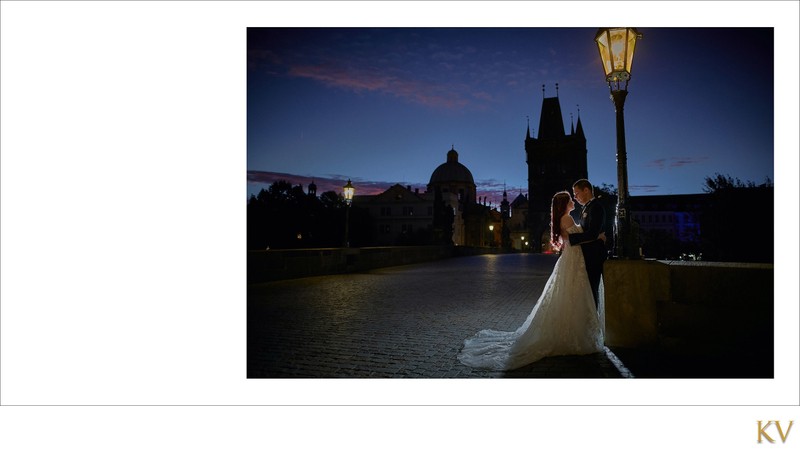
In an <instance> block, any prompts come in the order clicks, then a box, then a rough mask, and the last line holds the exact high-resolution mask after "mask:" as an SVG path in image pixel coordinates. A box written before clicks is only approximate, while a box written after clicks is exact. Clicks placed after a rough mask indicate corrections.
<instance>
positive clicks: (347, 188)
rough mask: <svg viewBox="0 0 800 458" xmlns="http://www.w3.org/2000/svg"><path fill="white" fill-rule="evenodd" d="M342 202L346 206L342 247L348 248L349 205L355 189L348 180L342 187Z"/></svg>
mask: <svg viewBox="0 0 800 458" xmlns="http://www.w3.org/2000/svg"><path fill="white" fill-rule="evenodd" d="M342 189H343V190H344V202H345V204H346V205H347V210H346V212H345V217H344V246H346V247H349V246H350V234H349V232H350V205H351V204H352V203H353V196H354V195H355V193H356V188H354V187H353V183H351V182H350V179H349V178H348V180H347V184H346V185H344V188H342Z"/></svg>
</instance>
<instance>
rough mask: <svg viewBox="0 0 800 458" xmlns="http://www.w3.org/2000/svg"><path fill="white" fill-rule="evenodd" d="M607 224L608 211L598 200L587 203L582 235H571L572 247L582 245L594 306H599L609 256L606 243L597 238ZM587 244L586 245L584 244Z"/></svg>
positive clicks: (582, 222)
mask: <svg viewBox="0 0 800 458" xmlns="http://www.w3.org/2000/svg"><path fill="white" fill-rule="evenodd" d="M605 222H606V211H605V210H604V209H603V206H602V205H600V204H599V203H598V202H597V201H596V199H592V200H590V201H589V202H587V203H586V205H584V207H583V211H582V212H581V227H582V228H583V232H582V233H577V234H569V243H570V245H572V246H575V245H578V244H581V250H582V251H583V259H584V261H585V264H586V273H587V274H588V275H589V284H590V285H591V287H592V295H593V296H594V304H595V306H597V304H598V301H597V294H598V291H597V290H598V289H599V288H600V275H601V274H602V273H603V262H604V261H605V260H606V257H607V256H608V254H607V252H606V246H605V243H604V242H603V241H602V240H600V239H598V238H597V236H599V235H600V233H601V232H603V227H604V226H605ZM584 242H585V243H584Z"/></svg>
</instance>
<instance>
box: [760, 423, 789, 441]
mask: <svg viewBox="0 0 800 458" xmlns="http://www.w3.org/2000/svg"><path fill="white" fill-rule="evenodd" d="M793 424H794V420H791V421H789V427H788V428H786V432H784V431H783V428H782V427H781V422H780V421H778V420H774V421H768V422H767V423H766V424H763V421H762V420H758V443H759V444H760V443H761V441H762V440H763V439H766V440H768V441H769V442H770V443H774V442H775V440H774V439H773V438H771V437H770V436H769V433H768V432H767V430H768V429H770V426H773V425H774V426H775V429H777V430H778V436H780V438H781V442H786V438H787V437H789V431H791V430H792V425H793ZM770 432H771V433H772V434H775V432H774V431H772V430H771V429H770Z"/></svg>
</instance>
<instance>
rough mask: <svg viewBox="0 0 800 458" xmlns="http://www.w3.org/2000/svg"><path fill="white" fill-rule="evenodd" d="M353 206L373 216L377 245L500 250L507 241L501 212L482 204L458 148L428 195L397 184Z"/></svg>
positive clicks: (438, 170) (439, 171) (450, 153)
mask: <svg viewBox="0 0 800 458" xmlns="http://www.w3.org/2000/svg"><path fill="white" fill-rule="evenodd" d="M353 205H354V206H359V207H362V208H365V209H367V211H368V212H369V215H370V217H371V219H372V220H373V226H374V227H373V234H374V240H375V243H376V244H378V245H403V244H427V243H452V244H454V245H468V246H500V244H501V241H502V239H501V237H502V218H501V214H500V212H499V211H497V210H496V209H493V208H490V207H489V206H488V205H486V204H485V202H484V203H483V204H482V203H479V202H478V201H477V194H476V187H475V180H474V178H473V176H472V172H470V170H469V169H468V168H467V167H466V166H465V165H464V164H462V163H460V162H459V160H458V152H457V151H456V150H455V149H454V148H451V149H450V151H448V152H447V160H446V161H445V162H444V163H442V164H441V165H439V166H438V167H436V169H434V171H433V173H432V174H431V178H430V180H429V181H428V186H427V189H426V191H425V192H423V193H420V191H419V189H414V191H412V190H411V187H410V186H405V187H404V186H402V185H400V184H396V185H394V186H392V187H390V188H389V189H387V190H386V191H384V192H383V193H381V194H379V195H377V196H356V198H355V199H354V201H353ZM442 237H444V239H442Z"/></svg>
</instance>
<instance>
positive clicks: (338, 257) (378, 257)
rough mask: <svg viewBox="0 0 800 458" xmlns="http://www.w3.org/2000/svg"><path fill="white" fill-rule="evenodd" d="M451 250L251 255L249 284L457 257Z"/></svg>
mask: <svg viewBox="0 0 800 458" xmlns="http://www.w3.org/2000/svg"><path fill="white" fill-rule="evenodd" d="M454 254H455V250H454V247H452V246H411V247H369V248H311V249H302V250H264V251H248V253H247V282H248V283H259V282H265V281H274V280H285V279H290V278H300V277H309V276H314V275H331V274H341V273H348V272H358V271H365V270H370V269H378V268H381V267H391V266H397V265H403V264H414V263H418V262H428V261H435V260H439V259H444V258H448V257H451V256H454Z"/></svg>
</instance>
